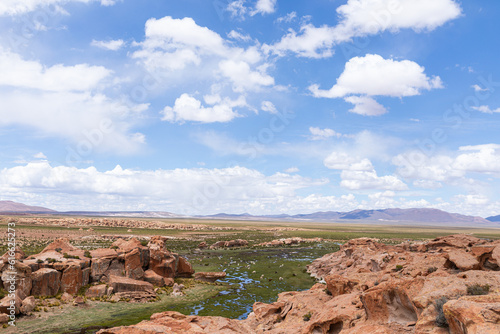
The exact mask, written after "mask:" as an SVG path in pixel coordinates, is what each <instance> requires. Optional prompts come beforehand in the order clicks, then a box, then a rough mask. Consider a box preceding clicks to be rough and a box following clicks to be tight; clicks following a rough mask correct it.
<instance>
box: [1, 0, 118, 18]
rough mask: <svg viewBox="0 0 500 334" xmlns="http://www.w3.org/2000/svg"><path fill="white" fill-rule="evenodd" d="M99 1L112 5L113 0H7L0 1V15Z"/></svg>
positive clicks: (102, 3) (105, 4) (104, 4)
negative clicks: (72, 3)
mask: <svg viewBox="0 0 500 334" xmlns="http://www.w3.org/2000/svg"><path fill="white" fill-rule="evenodd" d="M97 1H99V2H100V3H101V5H103V6H111V5H114V4H115V2H116V1H113V0H8V1H2V2H1V3H0V16H2V15H9V16H15V15H21V14H25V13H29V12H33V11H35V10H37V9H41V8H47V7H49V6H59V5H64V4H67V3H70V2H81V3H91V2H97Z"/></svg>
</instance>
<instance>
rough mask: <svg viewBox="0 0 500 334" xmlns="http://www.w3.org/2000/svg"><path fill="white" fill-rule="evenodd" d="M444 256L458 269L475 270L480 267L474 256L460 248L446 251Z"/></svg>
mask: <svg viewBox="0 0 500 334" xmlns="http://www.w3.org/2000/svg"><path fill="white" fill-rule="evenodd" d="M446 257H447V258H448V260H450V261H451V262H452V263H453V264H454V265H455V266H456V267H457V268H458V269H460V270H476V269H479V268H480V264H479V261H478V260H477V259H476V257H475V256H473V255H471V254H470V253H467V252H465V251H464V250H461V249H452V250H450V251H448V253H447V255H446Z"/></svg>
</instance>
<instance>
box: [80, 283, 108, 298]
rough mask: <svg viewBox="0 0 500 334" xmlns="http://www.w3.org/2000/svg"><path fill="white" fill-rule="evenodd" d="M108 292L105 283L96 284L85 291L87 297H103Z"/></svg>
mask: <svg viewBox="0 0 500 334" xmlns="http://www.w3.org/2000/svg"><path fill="white" fill-rule="evenodd" d="M106 292H107V287H106V285H105V284H99V285H94V286H91V287H90V288H88V289H87V291H86V292H85V297H87V298H101V297H103V296H106Z"/></svg>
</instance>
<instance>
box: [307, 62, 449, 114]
mask: <svg viewBox="0 0 500 334" xmlns="http://www.w3.org/2000/svg"><path fill="white" fill-rule="evenodd" d="M424 70H425V69H424V68H423V67H422V66H420V65H418V64H417V63H415V62H413V61H409V60H401V61H397V60H393V59H384V58H382V57H381V56H379V55H375V54H367V55H366V56H364V57H354V58H351V59H350V60H349V61H348V62H347V63H346V65H345V68H344V71H343V72H342V74H341V75H340V76H339V77H338V78H337V83H336V84H335V85H333V86H332V88H330V89H329V90H322V89H319V86H318V85H311V86H310V87H309V90H310V91H311V92H312V94H313V96H314V97H324V98H344V99H345V100H346V102H349V103H353V104H354V105H355V107H354V108H353V109H351V110H350V111H351V112H354V113H358V114H361V115H370V116H375V115H381V114H384V113H386V112H387V110H386V109H385V108H384V107H383V106H382V105H380V104H379V103H378V102H376V101H375V100H374V99H373V98H372V96H390V97H405V96H414V95H419V94H420V93H421V91H422V90H431V89H435V88H442V87H443V85H442V83H441V79H440V78H439V77H438V76H434V77H432V78H429V77H428V76H427V75H425V73H424ZM356 95H361V96H356Z"/></svg>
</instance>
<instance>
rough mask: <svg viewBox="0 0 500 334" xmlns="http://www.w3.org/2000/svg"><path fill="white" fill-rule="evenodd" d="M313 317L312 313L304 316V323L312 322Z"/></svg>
mask: <svg viewBox="0 0 500 334" xmlns="http://www.w3.org/2000/svg"><path fill="white" fill-rule="evenodd" d="M311 317H312V313H311V312H307V313H306V314H304V316H303V317H302V320H304V321H309V320H311Z"/></svg>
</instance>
